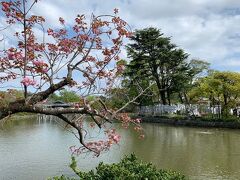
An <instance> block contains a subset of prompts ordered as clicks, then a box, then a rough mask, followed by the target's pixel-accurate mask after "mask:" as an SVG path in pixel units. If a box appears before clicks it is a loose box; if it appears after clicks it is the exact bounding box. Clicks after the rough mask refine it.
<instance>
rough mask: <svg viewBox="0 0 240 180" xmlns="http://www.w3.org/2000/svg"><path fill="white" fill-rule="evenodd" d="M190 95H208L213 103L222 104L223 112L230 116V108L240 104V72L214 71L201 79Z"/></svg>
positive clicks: (194, 96) (192, 96) (196, 96)
mask: <svg viewBox="0 0 240 180" xmlns="http://www.w3.org/2000/svg"><path fill="white" fill-rule="evenodd" d="M189 96H190V97H191V98H192V99H194V98H195V99H197V98H198V99H199V98H200V97H207V98H208V99H209V100H210V102H211V105H221V106H222V114H223V115H224V116H229V109H230V108H235V107H237V106H238V105H239V104H240V73H237V72H219V71H214V72H212V73H211V74H210V75H209V76H207V77H205V78H202V79H200V80H199V81H198V83H196V86H195V87H194V88H193V89H192V90H191V91H190V92H189Z"/></svg>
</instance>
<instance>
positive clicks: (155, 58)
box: [125, 28, 199, 104]
mask: <svg viewBox="0 0 240 180" xmlns="http://www.w3.org/2000/svg"><path fill="white" fill-rule="evenodd" d="M131 40H132V42H133V43H131V44H129V45H128V47H127V50H128V56H129V57H130V58H131V61H130V63H129V64H128V65H127V68H126V71H125V77H127V78H129V79H130V81H133V82H138V83H139V82H140V85H142V82H143V81H148V82H154V83H155V84H156V87H157V94H158V97H160V99H161V101H162V103H163V104H167V100H168V103H169V104H170V103H171V102H170V99H171V95H172V94H173V93H174V92H178V91H180V90H182V88H183V87H184V84H186V83H188V82H189V81H190V80H191V78H189V77H191V73H194V72H195V73H196V71H197V70H199V69H192V70H193V71H190V70H191V67H190V64H189V63H188V62H187V61H186V60H187V58H188V54H186V53H185V52H184V50H182V49H179V48H177V46H176V45H175V44H173V43H171V39H170V38H169V37H164V36H163V33H161V32H160V30H158V29H156V28H146V29H142V30H137V31H136V32H135V34H134V36H133V37H132V38H131ZM194 64H196V65H197V62H196V63H194ZM197 67H198V66H197ZM197 73H198V72H197ZM153 94H154V93H153ZM158 99H159V98H158Z"/></svg>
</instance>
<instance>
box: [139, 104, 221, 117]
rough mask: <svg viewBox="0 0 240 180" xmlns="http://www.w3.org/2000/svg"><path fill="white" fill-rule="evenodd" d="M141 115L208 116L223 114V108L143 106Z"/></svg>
mask: <svg viewBox="0 0 240 180" xmlns="http://www.w3.org/2000/svg"><path fill="white" fill-rule="evenodd" d="M137 113H138V114H139V115H152V116H158V115H166V114H186V113H188V114H190V115H194V116H202V115H206V114H221V106H214V107H210V106H208V105H198V104H191V105H184V104H176V105H171V106H170V105H162V104H157V105H153V106H142V107H139V108H138V109H137Z"/></svg>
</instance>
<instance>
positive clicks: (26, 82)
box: [21, 77, 37, 86]
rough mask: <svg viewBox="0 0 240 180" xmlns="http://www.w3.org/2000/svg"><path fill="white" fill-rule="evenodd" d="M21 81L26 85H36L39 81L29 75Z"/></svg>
mask: <svg viewBox="0 0 240 180" xmlns="http://www.w3.org/2000/svg"><path fill="white" fill-rule="evenodd" d="M21 83H22V84H23V85H25V86H34V85H36V83H37V82H36V81H35V80H33V79H30V78H29V77H25V78H23V80H22V81H21Z"/></svg>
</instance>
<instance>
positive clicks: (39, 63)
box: [33, 60, 48, 73]
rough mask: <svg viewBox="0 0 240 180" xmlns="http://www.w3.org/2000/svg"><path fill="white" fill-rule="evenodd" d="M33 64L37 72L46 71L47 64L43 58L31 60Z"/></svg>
mask: <svg viewBox="0 0 240 180" xmlns="http://www.w3.org/2000/svg"><path fill="white" fill-rule="evenodd" d="M33 65H35V66H36V67H37V72H43V73H46V72H47V71H48V65H47V64H46V63H45V62H44V61H43V60H38V61H33Z"/></svg>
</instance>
